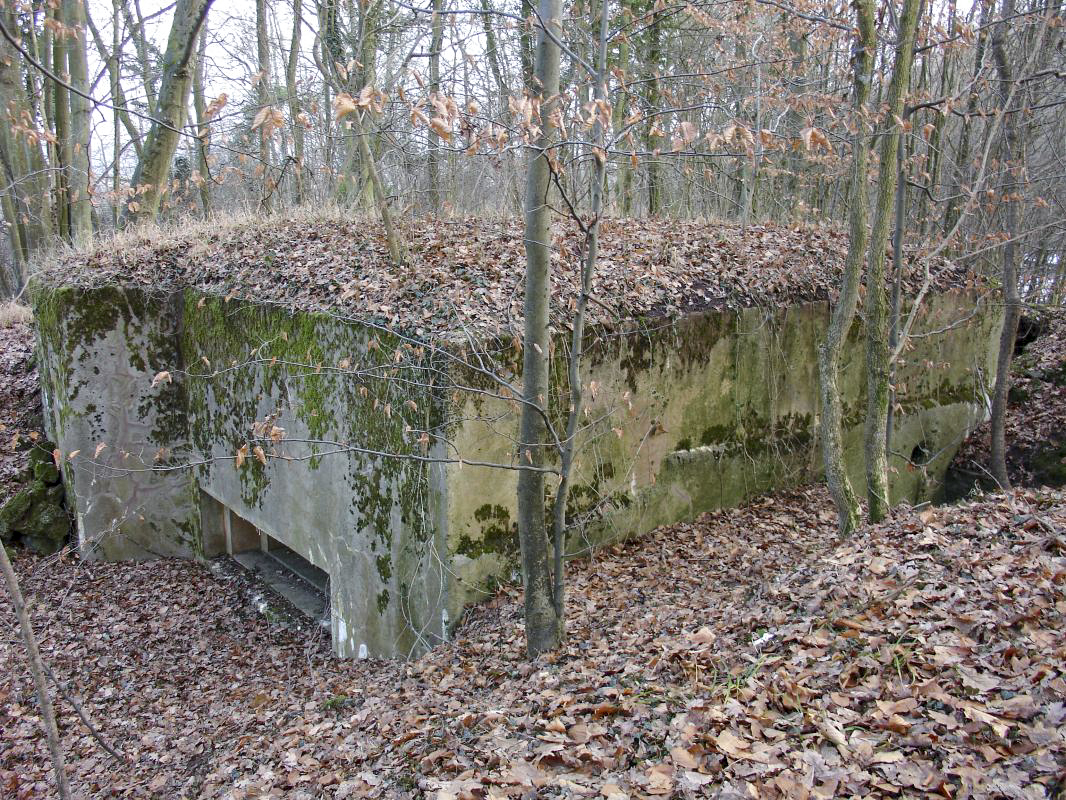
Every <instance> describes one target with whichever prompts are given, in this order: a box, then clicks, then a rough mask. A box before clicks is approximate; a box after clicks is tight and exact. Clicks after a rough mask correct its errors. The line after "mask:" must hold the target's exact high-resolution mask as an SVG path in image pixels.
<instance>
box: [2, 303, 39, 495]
mask: <svg viewBox="0 0 1066 800" xmlns="http://www.w3.org/2000/svg"><path fill="white" fill-rule="evenodd" d="M0 386H2V388H0V506H2V505H3V504H4V502H6V501H7V499H8V498H9V497H11V496H12V495H13V494H15V492H17V491H18V490H19V488H21V487H20V486H19V482H20V481H21V478H22V473H23V470H24V469H25V468H26V457H27V453H28V450H29V448H30V446H31V443H32V442H33V441H36V440H39V439H40V438H41V432H40V429H41V388H40V381H39V379H38V376H37V364H36V360H35V358H34V355H33V329H32V328H31V327H30V325H29V323H26V322H12V323H11V324H8V325H4V324H2V323H0Z"/></svg>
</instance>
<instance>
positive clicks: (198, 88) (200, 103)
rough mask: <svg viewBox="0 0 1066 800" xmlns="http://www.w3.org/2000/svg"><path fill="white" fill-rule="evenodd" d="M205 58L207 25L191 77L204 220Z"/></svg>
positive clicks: (207, 211) (207, 178)
mask: <svg viewBox="0 0 1066 800" xmlns="http://www.w3.org/2000/svg"><path fill="white" fill-rule="evenodd" d="M206 58H207V23H206V22H205V23H204V25H203V26H202V27H201V28H200V34H199V44H198V45H197V48H196V69H194V70H193V76H192V105H193V111H195V113H196V171H197V172H198V173H199V175H200V178H199V179H198V180H197V181H196V183H197V185H198V186H199V187H200V210H201V211H202V212H203V215H204V217H205V218H207V217H209V216H211V162H210V161H208V155H209V154H210V147H211V130H210V128H209V127H208V122H209V120H208V119H207V97H206V95H205V92H204V59H206Z"/></svg>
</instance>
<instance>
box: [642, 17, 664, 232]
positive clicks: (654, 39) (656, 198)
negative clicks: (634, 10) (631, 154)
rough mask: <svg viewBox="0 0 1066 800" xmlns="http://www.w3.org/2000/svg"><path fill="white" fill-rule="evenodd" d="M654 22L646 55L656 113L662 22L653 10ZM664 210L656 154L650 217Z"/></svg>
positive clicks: (648, 140) (651, 163)
mask: <svg viewBox="0 0 1066 800" xmlns="http://www.w3.org/2000/svg"><path fill="white" fill-rule="evenodd" d="M651 13H652V21H651V23H650V24H649V25H648V32H647V36H648V50H647V54H646V57H645V58H646V62H645V63H646V66H647V69H648V74H649V77H650V78H651V79H650V80H649V81H648V91H647V103H648V110H649V111H655V110H656V108H657V107H658V105H659V95H660V87H659V68H660V63H659V62H660V61H661V59H662V42H661V34H662V31H661V22H660V15H659V14H658V13H657V12H656V11H655V10H654V9H653V10H652V12H651ZM653 128H654V123H653V122H651V121H649V122H648V124H647V130H646V132H645V142H644V147H645V149H646V150H648V151H649V152H653V151H654V150H655V149H656V148H655V137H653V136H652V135H651V132H652V129H653ZM662 210H663V175H662V165H661V164H660V163H659V159H658V157H657V156H655V155H654V154H653V155H651V156H649V157H648V216H651V217H655V216H658V215H659V214H661V213H662Z"/></svg>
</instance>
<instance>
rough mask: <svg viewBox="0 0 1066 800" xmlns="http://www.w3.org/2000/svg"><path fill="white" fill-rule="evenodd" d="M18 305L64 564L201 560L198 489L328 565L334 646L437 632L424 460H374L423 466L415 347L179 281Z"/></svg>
mask: <svg viewBox="0 0 1066 800" xmlns="http://www.w3.org/2000/svg"><path fill="white" fill-rule="evenodd" d="M35 306H36V308H37V313H38V319H39V320H40V324H39V326H38V327H39V330H40V334H39V336H40V340H39V341H40V350H41V364H42V383H43V384H44V387H45V388H44V393H45V398H46V407H47V411H48V413H47V417H48V421H49V431H50V435H52V436H54V437H55V439H56V441H57V442H58V443H59V447H60V449H61V451H62V452H63V453H64V454H70V453H71V452H75V455H74V457H73V458H71V459H68V461H67V464H66V467H65V472H66V478H67V482H68V486H69V487H70V488H71V490H72V492H71V493H72V495H73V496H74V497H75V507H76V509H77V512H78V528H79V537H80V546H81V550H82V553H83V554H84V555H86V556H87V557H103V558H108V559H122V558H144V557H154V556H183V557H196V556H201V557H202V556H206V557H211V556H213V555H217V554H218V547H219V544H220V543H219V540H218V537H217V536H210V535H208V536H207V537H205V536H204V535H203V533H202V531H201V530H200V489H201V488H202V489H203V490H204V491H205V492H206V493H208V494H209V495H211V496H212V497H214V498H215V499H217V500H218V501H220V502H221V503H223V504H224V505H225V506H227V507H229V508H230V509H232V510H233V511H234V512H235V513H236V514H237V515H239V516H240V517H241V518H243V519H245V520H248V521H249V522H251V523H252V524H254V525H255V526H256V527H257V528H259V529H260V530H262V531H263V532H265V533H267V534H269V535H270V536H271V537H273V538H274V539H276V540H278V541H280V542H282V543H283V544H285V545H287V546H288V547H291V548H292V549H293V550H295V551H296V552H298V553H299V554H300V555H302V556H304V557H305V558H307V559H308V560H309V561H311V562H312V563H313V564H315V565H316V566H318V567H319V568H321V569H323V570H325V571H326V572H328V573H329V574H330V577H331V580H330V593H331V606H332V612H333V613H332V625H333V631H332V633H333V642H334V649H335V650H336V651H337V652H338V653H339V654H341V655H350V656H408V655H410V654H412V653H417V652H420V651H422V650H424V649H426V648H427V647H429V646H431V645H432V644H433V643H435V642H436V641H438V640H439V639H440V637H441V636H442V635H444V632H445V629H446V625H447V618H446V614H445V606H446V603H445V600H444V592H445V590H446V581H445V580H444V578H443V577H442V569H441V564H442V563H443V561H442V555H443V554H442V553H441V552H439V548H440V547H441V546H442V543H441V542H440V541H439V540H438V538H437V537H436V532H437V531H438V530H439V527H438V526H437V525H434V524H431V522H430V521H431V520H434V519H437V518H439V513H438V511H437V509H436V508H435V507H434V503H435V495H434V494H433V492H432V491H430V484H431V481H432V480H433V476H432V475H431V467H430V465H429V464H428V463H426V462H423V461H419V460H410V459H404V458H396V457H394V456H396V455H399V456H404V455H425V453H424V450H423V448H422V447H421V446H419V445H416V444H414V443H413V441H412V440H413V438H414V435H413V434H412V433H411V431H412V430H413V429H417V430H426V429H431V428H432V427H433V426H434V425H435V424H436V423H435V418H436V417H435V415H439V414H440V408H439V404H436V403H434V402H433V396H432V392H431V391H430V389H429V388H428V383H427V380H426V377H425V376H426V372H425V371H424V370H423V369H421V368H419V366H418V364H419V356H418V355H417V354H413V353H408V352H406V351H402V343H400V342H397V341H390V340H389V339H388V338H387V337H385V336H383V335H380V334H377V333H375V332H373V331H370V330H368V329H366V328H364V327H362V326H360V325H356V324H351V323H349V322H345V321H343V320H339V319H336V318H333V317H330V316H327V315H323V314H305V313H293V312H292V311H290V310H287V309H278V308H273V307H269V306H265V305H261V304H255V303H245V302H240V301H236V300H233V301H230V302H226V301H225V300H224V299H222V298H219V297H216V296H209V295H205V294H203V293H200V292H195V291H192V290H186V291H185V292H180V293H175V294H153V293H149V292H145V291H143V290H140V289H123V288H121V287H107V288H100V289H90V290H81V289H70V288H62V289H47V288H41V287H38V288H37V290H36V292H35ZM397 348H401V351H402V355H403V358H402V359H401V361H402V363H401V364H400V365H399V366H396V365H395V364H393V363H392V362H391V356H392V354H393V353H395V352H396V351H397ZM102 445H103V447H102V448H101V446H102ZM385 454H388V455H385ZM238 462H239V463H238ZM438 483H439V481H438Z"/></svg>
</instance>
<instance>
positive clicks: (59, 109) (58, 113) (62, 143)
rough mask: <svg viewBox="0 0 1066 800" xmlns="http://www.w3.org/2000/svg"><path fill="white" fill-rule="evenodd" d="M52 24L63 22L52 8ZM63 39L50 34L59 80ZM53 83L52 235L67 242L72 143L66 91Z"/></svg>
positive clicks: (64, 51) (64, 67)
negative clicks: (54, 160) (54, 152)
mask: <svg viewBox="0 0 1066 800" xmlns="http://www.w3.org/2000/svg"><path fill="white" fill-rule="evenodd" d="M53 13H54V15H55V21H56V22H57V23H59V24H62V22H63V15H62V13H61V10H60V9H59V8H56V9H54V11H53ZM66 42H67V37H66V36H64V35H62V34H60V33H58V32H57V33H54V34H53V35H52V71H53V72H54V73H55V74H56V75H58V76H59V77H61V78H64V79H67V78H69V74H68V72H67V44H66ZM50 83H53V84H54V85H53V87H52V102H53V114H54V128H53V130H54V131H55V137H56V148H55V150H56V162H55V164H53V167H54V168H55V207H56V223H57V224H56V233H57V234H58V235H59V238H61V239H65V240H67V241H69V240H70V186H69V183H68V181H69V178H70V162H71V159H72V157H73V152H72V151H73V143H72V141H71V138H70V91H69V90H68V89H67V87H66V86H64V85H63V84H61V83H55V82H51V81H50Z"/></svg>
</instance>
